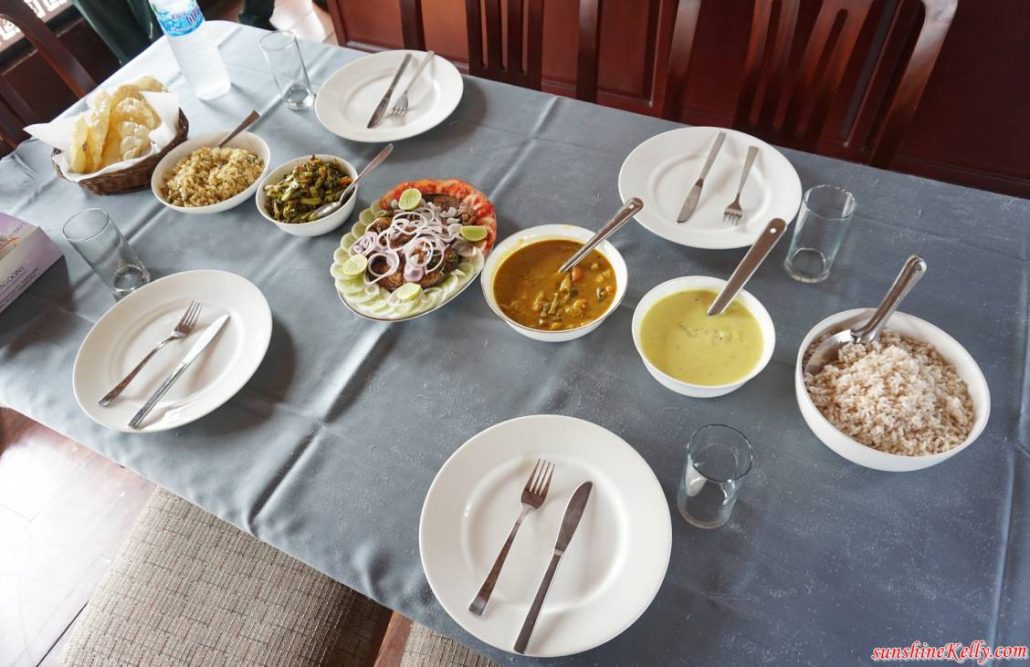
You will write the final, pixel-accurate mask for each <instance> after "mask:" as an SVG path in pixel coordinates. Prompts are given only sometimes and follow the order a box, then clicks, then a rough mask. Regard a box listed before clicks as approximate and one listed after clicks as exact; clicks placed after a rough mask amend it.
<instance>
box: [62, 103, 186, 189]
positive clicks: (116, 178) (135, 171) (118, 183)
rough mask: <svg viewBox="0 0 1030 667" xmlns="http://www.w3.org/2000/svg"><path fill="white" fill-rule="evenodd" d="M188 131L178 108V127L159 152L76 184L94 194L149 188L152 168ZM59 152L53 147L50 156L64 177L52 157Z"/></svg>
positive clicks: (183, 116)
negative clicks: (169, 140)
mask: <svg viewBox="0 0 1030 667" xmlns="http://www.w3.org/2000/svg"><path fill="white" fill-rule="evenodd" d="M189 131H190V124H189V121H188V120H186V114H184V113H183V112H182V109H180V110H179V128H178V131H177V132H176V133H175V138H173V139H172V140H171V142H169V144H168V145H167V146H165V147H164V150H162V151H161V152H160V153H155V154H154V155H151V156H150V157H148V158H147V159H145V160H141V161H140V162H137V163H136V164H134V165H132V166H131V167H129V168H128V169H120V170H118V171H112V172H109V173H107V174H101V175H100V176H94V177H93V178H85V179H83V180H81V181H79V182H78V185H80V186H81V187H83V188H85V189H87V190H89V191H90V192H92V193H93V194H96V195H117V194H121V193H123V192H132V191H133V190H142V189H144V188H149V187H150V176H151V175H152V174H153V173H154V168H155V167H157V163H158V162H160V161H161V158H163V157H164V156H165V155H166V154H167V153H168V151H170V150H172V149H173V148H175V147H176V146H178V145H179V144H181V143H182V142H184V141H186V135H187V134H189ZM59 153H60V151H58V150H56V149H55V150H54V152H53V154H52V156H51V158H52V160H53V164H54V169H56V170H57V173H58V175H59V176H61V178H64V174H62V173H61V169H60V168H59V167H58V166H57V162H56V160H55V159H54V158H56V157H57V155H58V154H59Z"/></svg>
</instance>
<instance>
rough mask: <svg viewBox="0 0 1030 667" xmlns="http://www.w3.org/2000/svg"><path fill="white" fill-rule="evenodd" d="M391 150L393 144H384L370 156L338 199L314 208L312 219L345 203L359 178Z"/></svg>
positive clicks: (387, 155)
mask: <svg viewBox="0 0 1030 667" xmlns="http://www.w3.org/2000/svg"><path fill="white" fill-rule="evenodd" d="M392 152H393V144H386V147H385V148H383V150H381V151H379V154H378V155H376V156H375V157H374V158H372V159H371V160H370V161H369V163H368V164H366V165H365V168H364V169H362V170H361V172H360V173H359V174H358V175H357V176H355V177H354V180H353V181H351V182H350V185H348V186H347V187H346V188H344V190H343V192H341V193H340V198H339V199H337V200H336V201H334V202H329V203H328V204H322V205H321V206H319V207H318V208H316V209H315V212H314V217H313V218H312V221H314V220H318V219H319V218H324V217H325V216H327V215H330V214H332V213H333V212H335V211H336V210H337V209H339V208H340V207H341V206H343V205H344V204H346V203H347V200H348V199H349V198H350V196H351V195H352V194H354V191H355V189H356V188H357V187H358V183H360V182H361V179H363V178H364V177H366V176H368V175H369V174H370V173H372V171H373V170H374V169H375V168H376V167H378V166H379V165H381V164H382V163H383V160H385V159H386V158H388V157H390V153H392Z"/></svg>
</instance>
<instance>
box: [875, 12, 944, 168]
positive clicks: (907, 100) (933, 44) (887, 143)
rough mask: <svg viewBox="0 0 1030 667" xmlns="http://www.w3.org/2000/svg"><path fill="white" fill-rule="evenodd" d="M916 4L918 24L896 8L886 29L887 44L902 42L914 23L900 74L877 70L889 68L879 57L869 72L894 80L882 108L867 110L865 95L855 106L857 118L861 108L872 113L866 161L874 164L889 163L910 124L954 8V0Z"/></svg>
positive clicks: (883, 164) (879, 165) (938, 52)
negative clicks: (910, 45)
mask: <svg viewBox="0 0 1030 667" xmlns="http://www.w3.org/2000/svg"><path fill="white" fill-rule="evenodd" d="M919 4H920V8H921V9H922V17H921V19H922V23H921V24H919V21H920V17H919V16H914V17H912V18H911V19H909V18H908V17H906V16H905V15H904V14H903V13H902V12H898V13H896V14H895V15H894V17H893V19H892V21H891V26H890V29H889V31H888V33H887V43H888V44H889V45H898V44H903V43H904V42H906V41H908V40H906V39H905V36H906V35H909V34H911V33H912V32H913V30H912V28H911V23H912V22H915V23H916V24H917V25H918V28H917V31H916V34H917V36H916V38H915V43H914V44H913V45H912V51H911V54H910V55H909V56H908V60H907V62H905V61H904V59H903V56H902V58H901V62H902V67H903V69H902V72H901V75H900V78H899V77H898V76H897V75H896V74H895V73H894V72H891V71H889V70H886V71H884V72H879V70H880V69H881V68H884V67H887V68H889V67H890V65H891V63H890V62H889V61H886V60H885V59H882V58H881V60H880V62H878V63H877V71H876V72H874V75H873V76H874V81H875V80H876V78H877V76H880V77H881V78H883V79H885V80H888V81H889V80H892V79H893V80H897V82H898V83H897V88H895V89H894V93H893V95H891V96H889V97H888V100H887V102H886V105H885V106H886V110H882V109H883V108H884V106H883V105H881V106H880V107H879V109H876V108H875V107H874V108H873V109H872V110H869V111H867V110H866V107H867V103H868V102H869V100H868V96H866V99H864V100H863V103H862V106H861V107H860V110H859V116H858V117H859V118H862V115H863V112H865V113H866V114H867V115H872V117H873V120H872V123H871V124H872V125H873V130H872V132H871V135H870V139H869V140H868V144H869V146H870V147H871V149H872V154H871V157H870V159H869V163H870V164H872V165H874V166H877V167H884V168H885V167H888V166H889V165H890V163H891V161H892V160H893V159H894V156H895V154H896V153H897V151H898V147H899V146H900V145H901V142H902V139H904V136H905V132H907V131H908V128H909V127H910V126H911V125H912V119H913V118H914V117H915V115H916V109H917V108H918V107H919V102H920V100H922V98H923V92H924V91H925V90H926V83H927V82H928V81H929V80H930V74H931V73H932V72H933V68H934V65H936V64H937V56H939V55H940V53H941V47H943V46H944V38H945V37H947V35H948V29H949V28H951V21H952V19H953V18H954V17H955V11H956V10H957V9H958V0H922V1H921V3H919ZM899 48H901V47H899ZM881 110H882V111H881Z"/></svg>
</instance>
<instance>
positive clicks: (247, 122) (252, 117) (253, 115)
mask: <svg viewBox="0 0 1030 667" xmlns="http://www.w3.org/2000/svg"><path fill="white" fill-rule="evenodd" d="M258 118H261V114H259V113H258V112H257V111H251V112H250V113H249V114H247V117H246V118H244V119H243V120H241V121H240V124H239V125H237V126H236V127H234V128H232V129H231V130H229V133H228V134H226V135H225V136H224V137H222V139H221V140H220V141H219V142H218V143H217V144H216V145H215V146H216V147H217V148H224V147H225V145H226V144H227V143H229V142H230V141H232V140H233V138H234V137H235V136H236V135H237V134H239V133H240V132H243V131H244V130H245V129H247V128H248V127H250V126H251V125H253V124H254V122H255V121H257V119H258Z"/></svg>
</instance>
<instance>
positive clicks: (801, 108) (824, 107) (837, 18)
mask: <svg viewBox="0 0 1030 667" xmlns="http://www.w3.org/2000/svg"><path fill="white" fill-rule="evenodd" d="M800 4H801V1H800V0H755V3H754V10H753V13H752V20H751V30H750V33H749V35H750V36H749V40H748V50H747V56H746V58H745V65H744V79H743V85H742V86H741V91H740V96H739V98H738V102H737V108H736V112H735V116H734V120H733V126H734V127H736V128H737V129H740V130H743V131H745V132H750V133H751V134H755V135H758V136H760V137H762V138H763V139H767V140H769V141H772V142H774V143H778V144H782V145H787V146H792V147H795V148H801V149H803V150H814V149H815V148H816V146H817V144H818V142H819V138H820V135H821V134H822V131H823V129H824V125H825V122H826V118H827V115H828V112H829V111H830V106H831V104H832V103H833V101H834V98H835V96H836V94H837V91H838V88H839V86H840V84H841V80H842V79H843V77H844V73H845V69H846V68H847V66H848V62H849V61H850V60H851V58H852V56H853V55H854V50H855V45H856V42H857V41H858V39H859V34H860V33H861V31H862V26H863V24H864V23H865V21H866V19H867V18H868V17H869V12H870V10H871V8H872V6H873V4H874V0H822V4H821V5H820V7H819V10H818V14H817V16H816V20H815V23H814V24H813V27H812V31H811V33H810V35H809V37H808V41H807V42H806V43H805V44H804V45H803V46H801V45H797V47H796V48H795V42H796V40H797V39H798V38H799V36H798V34H797V30H798V15H799V11H800ZM957 5H958V0H909V1H905V0H903V1H902V2H901V3H900V4H899V6H898V7H897V8H896V10H895V12H894V14H893V16H892V18H891V25H890V29H889V30H888V32H887V36H886V38H885V39H884V42H883V44H884V46H883V49H882V50H881V52H880V53H879V54H878V57H877V60H876V68H875V70H874V74H873V77H872V78H871V79H870V81H869V85H868V86H867V87H866V89H865V90H864V91H863V93H862V101H861V103H860V106H859V112H858V114H856V116H855V121H854V124H853V126H852V127H851V128H850V130H849V133H848V141H847V143H848V144H849V145H855V144H859V145H860V148H863V149H864V150H866V151H868V152H869V155H870V158H869V161H870V162H871V163H872V164H874V165H877V166H886V165H887V164H889V163H890V161H891V159H892V158H893V156H894V154H895V152H896V151H897V148H898V146H899V145H900V143H901V141H902V138H903V137H904V134H905V132H906V130H907V129H908V127H909V125H910V124H911V122H912V118H913V117H914V115H915V111H916V108H917V107H918V105H919V100H920V99H921V98H922V95H923V91H924V90H925V88H926V83H927V81H928V80H929V78H930V73H931V72H932V70H933V66H934V64H935V63H936V60H937V56H938V55H939V53H940V50H941V47H942V45H943V43H944V38H945V36H946V35H947V32H948V28H949V27H950V25H951V21H952V18H953V17H954V14H955V10H956V7H957ZM700 6H701V0H679V3H678V5H677V12H676V17H675V28H674V30H673V36H672V44H671V46H670V47H669V58H668V69H667V72H666V82H667V83H666V87H665V91H664V100H663V101H662V104H661V107H660V113H661V115H662V116H663V117H665V118H670V119H676V118H677V117H678V115H679V113H680V111H681V109H682V106H683V99H684V95H685V92H686V85H687V74H688V71H689V68H690V60H691V56H692V51H693V41H694V35H695V33H696V31H697V24H698V15H699V12H700ZM920 10H921V11H922V16H915V14H918V12H919V11H920ZM913 42H914V46H912V48H911V54H910V55H909V56H908V57H907V58H906V57H905V53H903V52H904V51H905V50H906V48H907V46H909V45H911V44H912V43H913ZM795 50H800V51H801V57H800V60H799V61H798V62H797V64H796V65H795V64H794V63H792V62H791V54H792V53H793V52H794V51H795ZM883 91H888V92H886V93H885V92H883Z"/></svg>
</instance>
